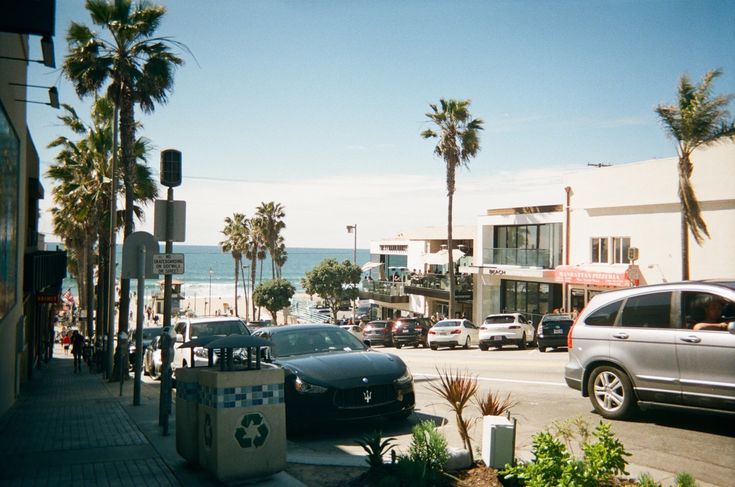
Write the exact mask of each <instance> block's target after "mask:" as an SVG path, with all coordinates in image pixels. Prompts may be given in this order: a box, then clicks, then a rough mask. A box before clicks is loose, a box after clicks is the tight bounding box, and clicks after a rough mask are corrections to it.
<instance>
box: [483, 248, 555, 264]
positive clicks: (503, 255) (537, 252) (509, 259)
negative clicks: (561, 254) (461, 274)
mask: <svg viewBox="0 0 735 487" xmlns="http://www.w3.org/2000/svg"><path fill="white" fill-rule="evenodd" d="M482 263H483V264H484V265H517V266H522V267H540V268H542V269H553V268H554V263H553V262H552V261H551V251H550V250H549V249H503V248H495V249H484V250H483V251H482Z"/></svg>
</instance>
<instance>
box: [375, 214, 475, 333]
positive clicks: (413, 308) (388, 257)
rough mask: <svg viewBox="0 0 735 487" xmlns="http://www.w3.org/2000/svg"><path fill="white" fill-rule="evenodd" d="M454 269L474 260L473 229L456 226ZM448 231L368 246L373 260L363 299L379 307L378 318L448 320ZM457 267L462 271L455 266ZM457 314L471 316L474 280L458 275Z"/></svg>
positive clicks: (418, 233) (419, 231)
mask: <svg viewBox="0 0 735 487" xmlns="http://www.w3.org/2000/svg"><path fill="white" fill-rule="evenodd" d="M452 241H453V246H454V251H453V252H452V259H453V261H454V265H455V266H459V265H461V262H462V261H464V260H467V259H470V260H471V259H472V252H473V249H474V227H472V226H455V227H454V231H453V236H452ZM449 255H450V254H449V251H448V249H447V230H446V227H426V228H419V229H416V230H412V231H410V232H405V233H402V234H400V235H398V236H396V237H395V238H391V239H384V240H380V241H377V242H371V244H370V262H369V263H367V264H365V265H364V266H363V270H364V271H365V272H366V274H365V278H364V279H363V281H362V283H361V285H360V299H361V300H368V301H369V302H370V303H371V304H375V305H377V306H378V317H379V318H383V319H388V318H391V317H393V316H395V314H396V313H399V314H400V315H402V316H408V315H415V316H426V317H428V316H431V315H443V316H446V315H447V314H448V312H449V282H448V280H447V266H448V265H449V259H450V257H449ZM457 268H458V267H457ZM457 281H458V282H457V286H456V287H455V303H456V306H455V311H456V312H458V313H460V314H462V313H465V314H466V315H467V316H470V315H471V312H472V296H473V289H472V280H471V278H468V276H463V275H460V274H458V275H457Z"/></svg>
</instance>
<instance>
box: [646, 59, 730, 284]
mask: <svg viewBox="0 0 735 487" xmlns="http://www.w3.org/2000/svg"><path fill="white" fill-rule="evenodd" d="M721 74H722V72H721V71H720V70H712V71H709V72H707V73H706V74H705V75H704V77H703V78H702V81H701V83H699V85H694V84H692V82H691V81H690V80H689V77H688V76H687V75H686V74H684V75H682V76H681V78H680V79H679V89H678V100H677V101H676V103H675V104H671V105H664V104H662V105H659V106H657V107H656V109H655V111H656V113H657V114H658V116H659V118H660V120H661V123H662V124H663V126H664V130H666V132H667V134H668V135H669V136H670V137H671V138H673V139H675V140H676V143H677V145H676V152H677V154H678V156H679V164H678V170H679V191H678V192H679V201H680V203H681V278H682V279H683V280H688V279H689V232H690V231H691V234H692V237H694V240H695V241H696V242H697V244H698V245H700V246H701V245H702V243H703V242H704V238H705V237H707V238H709V230H708V229H707V224H706V222H705V221H704V218H702V209H701V207H700V205H699V201H698V199H697V195H696V193H695V192H694V187H693V186H692V181H691V176H692V172H693V171H694V164H693V162H692V152H694V150H695V149H697V148H699V147H707V146H709V145H713V144H716V143H717V142H722V141H725V140H728V139H729V140H734V139H735V125H734V124H733V120H731V119H729V117H730V114H729V112H728V111H727V106H728V105H729V103H730V101H731V100H732V99H733V95H732V94H727V95H718V96H713V95H712V83H713V81H714V79H715V78H717V77H718V76H720V75H721Z"/></svg>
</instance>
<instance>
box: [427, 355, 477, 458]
mask: <svg viewBox="0 0 735 487" xmlns="http://www.w3.org/2000/svg"><path fill="white" fill-rule="evenodd" d="M436 370H437V373H438V374H439V384H429V388H430V389H431V390H433V391H434V392H436V393H437V394H438V395H439V396H441V397H443V398H444V399H446V401H447V402H448V403H449V406H450V407H451V408H452V411H454V414H455V417H456V419H457V429H458V431H459V436H460V438H462V443H464V447H465V448H466V449H467V451H468V453H469V455H470V461H471V462H474V459H473V455H472V441H471V439H470V425H471V424H472V421H471V420H470V419H465V418H464V416H463V414H464V410H465V408H466V407H467V405H468V404H469V403H470V399H472V397H474V395H475V394H476V393H477V387H478V386H477V378H476V377H474V376H472V375H470V374H469V373H468V372H460V371H459V370H456V371H452V370H451V369H449V370H439V369H438V368H437V369H436Z"/></svg>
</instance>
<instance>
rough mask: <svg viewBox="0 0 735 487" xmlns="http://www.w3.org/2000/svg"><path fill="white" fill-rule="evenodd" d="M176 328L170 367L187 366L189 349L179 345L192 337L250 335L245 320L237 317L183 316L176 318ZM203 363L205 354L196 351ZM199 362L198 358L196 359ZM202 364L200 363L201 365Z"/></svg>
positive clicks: (189, 357) (189, 356)
mask: <svg viewBox="0 0 735 487" xmlns="http://www.w3.org/2000/svg"><path fill="white" fill-rule="evenodd" d="M174 329H175V330H176V345H175V346H174V361H173V364H172V368H173V369H176V368H177V367H188V366H189V365H190V364H189V362H190V361H191V349H189V348H184V349H181V348H180V347H181V345H183V344H184V343H186V342H188V341H190V340H192V339H193V338H200V337H209V336H215V335H222V336H226V335H234V334H237V335H250V330H249V329H248V327H247V326H245V322H244V321H242V320H241V319H240V318H237V317H231V316H230V317H225V316H223V317H219V316H216V317H207V318H185V319H181V320H178V321H177V322H176V325H175V327H174ZM197 352H200V351H199V350H196V349H195V353H196V354H197V358H201V360H202V362H203V364H204V363H206V362H207V359H206V358H205V357H206V354H202V353H197ZM197 364H199V360H197ZM203 364H202V365H203Z"/></svg>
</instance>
